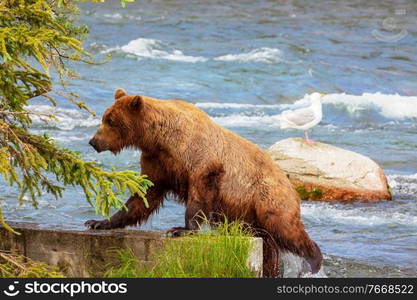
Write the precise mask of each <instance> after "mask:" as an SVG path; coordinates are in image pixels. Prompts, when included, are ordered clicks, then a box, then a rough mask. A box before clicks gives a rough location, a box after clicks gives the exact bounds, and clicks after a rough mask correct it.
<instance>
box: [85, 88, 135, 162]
mask: <svg viewBox="0 0 417 300" xmlns="http://www.w3.org/2000/svg"><path fill="white" fill-rule="evenodd" d="M114 98H115V102H114V104H113V105H112V106H110V107H109V108H107V109H106V111H105V112H104V114H103V117H102V119H101V125H100V128H99V129H98V130H97V132H96V134H95V135H94V137H93V138H92V139H91V140H90V142H89V144H90V145H91V146H92V147H93V148H94V149H95V150H96V151H97V152H102V151H107V150H109V151H111V152H113V154H117V153H118V152H120V151H121V150H122V149H124V148H127V147H133V146H135V140H136V137H135V136H133V135H134V134H136V133H139V132H138V131H140V129H139V128H138V126H137V124H138V120H139V112H140V110H141V108H142V106H143V98H142V96H139V95H128V94H127V93H126V92H125V91H124V90H122V89H118V90H116V92H115V94H114Z"/></svg>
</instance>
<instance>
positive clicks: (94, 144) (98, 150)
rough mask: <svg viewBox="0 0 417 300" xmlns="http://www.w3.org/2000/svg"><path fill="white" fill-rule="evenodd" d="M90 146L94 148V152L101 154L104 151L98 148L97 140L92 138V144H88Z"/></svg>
mask: <svg viewBox="0 0 417 300" xmlns="http://www.w3.org/2000/svg"><path fill="white" fill-rule="evenodd" d="M88 143H89V144H90V145H91V147H93V148H94V150H96V151H97V152H98V153H100V152H101V151H102V150H101V149H100V147H99V146H98V144H97V141H96V139H95V138H92V139H91V140H90V142H88Z"/></svg>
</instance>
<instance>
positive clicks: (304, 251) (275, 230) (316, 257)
mask: <svg viewBox="0 0 417 300" xmlns="http://www.w3.org/2000/svg"><path fill="white" fill-rule="evenodd" d="M257 215H258V218H259V221H260V225H261V227H262V228H264V229H265V230H267V231H268V232H269V233H270V234H271V235H272V236H273V237H274V239H275V241H276V243H277V245H278V247H279V248H280V249H282V250H287V251H289V252H292V253H294V254H297V255H299V256H300V257H302V258H304V259H305V260H306V261H307V262H308V266H306V265H304V266H303V269H304V270H302V272H305V273H306V272H309V271H311V272H312V273H317V272H318V271H319V270H320V268H321V263H322V260H323V255H322V253H321V251H320V248H319V247H318V246H317V244H316V243H315V242H314V241H312V240H311V239H310V237H309V236H308V234H307V233H306V232H305V230H304V225H303V223H302V222H301V220H300V216H299V213H294V214H289V213H287V212H283V213H280V214H279V213H277V212H276V211H275V210H274V211H271V210H265V209H260V210H259V211H257ZM275 263H276V264H278V263H279V262H278V261H277V262H275ZM306 267H309V268H306ZM309 269H310V270H309Z"/></svg>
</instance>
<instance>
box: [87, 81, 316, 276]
mask: <svg viewBox="0 0 417 300" xmlns="http://www.w3.org/2000/svg"><path fill="white" fill-rule="evenodd" d="M90 144H91V146H93V147H94V148H95V149H96V150H97V151H98V152H101V151H106V150H109V151H111V152H113V153H114V154H117V153H118V152H120V151H121V150H122V149H124V148H128V147H135V148H137V149H140V150H141V151H142V154H141V171H142V173H143V174H147V175H148V176H149V179H150V180H151V181H152V182H153V183H154V186H153V187H152V188H150V189H149V191H148V194H147V199H148V202H149V207H148V208H146V207H145V205H144V202H143V201H142V200H141V199H140V198H139V197H137V196H132V197H130V199H129V200H128V201H127V202H126V206H127V208H128V210H127V211H126V210H121V211H119V212H117V213H116V214H114V215H113V216H112V217H111V218H110V219H109V220H103V221H95V220H90V221H87V222H86V226H88V227H89V228H91V229H112V228H123V227H125V226H129V225H137V224H141V223H143V222H145V221H146V220H147V219H148V217H149V216H150V215H151V214H152V213H153V212H155V211H157V210H158V208H159V207H160V206H161V204H162V202H163V200H164V197H165V195H166V194H167V193H172V194H174V195H176V196H177V197H178V198H179V200H180V201H182V202H183V203H184V204H185V206H186V211H185V229H187V230H196V229H197V228H198V224H197V221H196V218H195V216H196V215H197V214H200V213H203V214H204V215H205V216H213V215H216V214H222V215H224V216H226V217H227V218H228V219H229V220H235V219H239V220H243V221H245V222H246V223H248V224H250V225H251V226H253V227H254V228H260V229H261V231H262V230H263V231H264V232H268V236H269V237H270V238H272V239H273V242H274V243H276V245H277V247H278V248H279V249H282V250H284V251H290V252H292V253H295V254H297V255H299V256H301V257H303V258H305V260H306V261H307V262H308V263H309V266H310V267H311V271H312V272H314V273H316V272H317V271H318V270H319V269H320V266H321V262H322V254H321V252H320V249H319V247H318V246H317V245H316V243H315V242H313V241H312V240H311V239H310V237H309V236H308V234H307V233H306V232H305V230H304V225H303V223H302V221H301V219H300V198H299V196H298V193H297V192H296V191H295V190H294V188H293V187H292V185H291V183H290V182H289V180H288V178H287V177H286V175H285V174H284V173H283V172H282V171H281V169H280V168H279V167H278V166H276V165H275V164H274V162H273V161H272V159H271V158H270V157H269V155H268V154H267V153H266V152H265V151H263V150H262V149H260V148H259V147H258V146H256V145H255V144H253V143H251V142H249V141H247V140H245V139H243V138H242V137H240V136H238V135H237V134H235V133H233V132H231V131H229V130H227V129H224V128H222V127H220V126H219V125H217V124H216V123H214V122H213V121H212V120H211V119H210V117H209V116H208V115H207V114H206V113H205V112H203V111H202V110H200V109H198V108H196V107H195V106H194V105H192V104H189V103H186V102H183V101H176V100H157V99H153V98H150V97H145V96H139V95H127V94H126V92H125V91H123V90H122V89H118V90H117V91H116V93H115V103H114V104H113V105H112V106H111V107H109V108H108V109H107V110H106V111H105V113H104V115H103V118H102V124H101V127H100V128H99V129H98V131H97V133H96V134H95V136H94V137H93V138H92V139H91V141H90ZM267 255H269V254H267ZM269 256H270V255H269ZM274 260H275V261H273V262H272V265H274V266H275V268H276V266H277V265H278V261H277V256H275V259H274ZM268 263H269V265H271V262H268V261H266V264H268ZM269 268H270V269H271V266H270V267H269ZM273 274H275V275H276V272H275V273H274V272H272V271H267V274H265V275H273Z"/></svg>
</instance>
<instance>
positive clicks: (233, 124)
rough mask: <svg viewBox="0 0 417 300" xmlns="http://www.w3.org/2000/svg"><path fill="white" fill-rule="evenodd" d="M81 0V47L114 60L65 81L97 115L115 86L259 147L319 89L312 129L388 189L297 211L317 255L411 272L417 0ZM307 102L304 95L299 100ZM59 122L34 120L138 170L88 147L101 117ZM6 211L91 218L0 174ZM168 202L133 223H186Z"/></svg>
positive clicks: (350, 268)
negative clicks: (194, 109)
mask: <svg viewBox="0 0 417 300" xmlns="http://www.w3.org/2000/svg"><path fill="white" fill-rule="evenodd" d="M109 2H113V3H107V4H83V5H82V9H81V20H80V21H81V22H82V23H86V24H88V25H89V26H90V31H91V32H90V36H89V38H88V40H87V41H86V46H87V50H88V51H90V52H91V53H92V54H94V55H95V56H96V58H97V59H103V58H104V57H105V56H106V55H107V54H112V57H113V58H112V60H111V61H110V62H109V63H108V64H105V65H101V66H86V65H76V66H74V69H75V70H76V71H77V72H78V73H79V74H80V79H78V80H74V81H72V82H71V85H70V87H69V88H70V89H71V90H73V91H76V92H77V93H79V94H80V95H81V96H82V98H83V99H84V100H85V101H86V102H87V103H88V105H89V106H90V107H91V108H92V109H94V110H95V111H97V112H98V115H99V116H100V115H101V114H102V112H103V111H104V109H105V108H106V107H108V106H109V105H111V104H112V102H113V93H114V90H115V89H116V88H119V87H122V88H125V89H126V90H127V91H128V92H129V93H140V94H144V95H149V96H153V97H159V98H163V99H168V98H176V99H184V100H186V101H189V102H192V103H195V104H196V105H197V106H198V107H200V108H201V109H203V110H204V111H206V112H207V113H208V114H209V115H210V116H211V117H212V118H213V119H214V120H215V121H216V122H217V123H218V124H220V125H222V126H224V127H226V128H229V129H231V130H233V131H234V132H236V133H238V134H239V135H241V136H243V137H245V138H247V139H249V140H251V141H253V142H254V143H256V144H258V145H259V146H260V147H262V148H264V149H267V148H268V147H269V146H271V145H272V144H273V143H275V142H276V141H278V140H281V139H283V138H287V137H293V136H301V135H302V133H301V132H298V131H291V130H285V131H283V130H281V129H280V128H279V126H278V124H277V123H276V121H275V119H274V116H276V115H277V114H279V113H280V112H282V111H283V110H285V109H288V108H294V107H299V106H302V105H303V104H304V103H305V99H306V97H305V95H308V94H310V93H312V92H313V91H319V92H323V93H326V94H327V96H325V97H324V99H323V103H324V107H323V108H324V118H323V121H322V122H321V123H320V125H319V126H317V127H316V128H315V129H314V131H313V138H315V139H317V140H320V141H323V142H326V143H330V144H333V145H336V146H339V147H342V148H345V149H349V150H353V151H357V152H359V153H362V154H365V155H368V156H370V157H371V158H373V159H374V160H376V161H377V162H378V163H379V164H380V165H381V166H382V168H384V170H385V172H386V174H387V176H388V179H389V183H390V186H391V188H392V189H393V192H394V200H393V201H389V202H380V203H376V204H374V203H372V204H370V203H356V204H342V203H310V202H304V203H302V218H303V220H304V222H305V225H306V228H307V231H308V232H309V234H310V235H311V237H312V238H313V239H314V240H315V241H316V242H317V243H318V244H319V245H320V247H321V249H322V251H323V252H324V253H325V254H326V262H325V265H326V267H325V270H326V273H327V275H328V276H351V277H352V276H376V277H384V276H417V154H416V151H417V31H416V29H417V27H416V20H417V15H416V14H417V3H416V2H415V1H413V0H410V1H387V0H372V1H358V0H353V1H352V0H351V1H330V0H317V1H307V0H305V1H302V0H298V1H297V0H284V1H214V0H211V1H202V0H200V1H190V0H172V1H168V0H166V1H146V0H140V1H136V3H135V4H128V5H127V8H126V9H122V8H121V7H120V4H119V3H118V1H109ZM303 99H304V100H303ZM31 107H32V109H33V110H36V111H42V112H54V113H55V114H57V115H58V117H59V119H60V120H59V122H54V123H51V124H49V125H45V124H43V123H42V122H35V124H34V126H33V131H34V132H36V133H45V132H46V133H48V134H49V135H50V136H52V137H54V138H55V139H56V140H57V141H58V142H59V143H60V144H62V145H64V146H66V147H68V148H70V149H73V150H77V151H81V152H82V153H83V155H84V157H85V158H86V159H92V160H98V161H99V162H100V164H101V165H102V166H104V167H111V166H116V167H117V168H119V169H126V168H130V169H134V170H138V158H139V157H138V155H139V153H138V152H135V151H124V152H123V153H121V154H120V155H118V156H117V157H114V156H113V155H112V154H110V153H101V154H97V153H95V152H94V150H93V149H92V148H91V147H90V146H89V145H88V140H89V138H90V137H91V136H92V135H93V134H94V132H95V130H96V129H97V126H98V124H99V123H100V121H99V118H98V117H92V116H88V115H87V114H84V113H82V112H80V111H79V110H77V109H76V108H74V107H73V106H71V105H70V104H67V103H65V102H64V103H63V105H62V106H60V108H51V107H50V106H47V103H43V102H41V101H39V100H36V101H33V103H32V106H31ZM0 184H1V185H0V189H1V190H2V193H1V195H0V200H3V201H4V202H3V206H4V209H5V214H6V217H7V219H9V220H18V221H33V222H39V223H42V224H57V225H58V224H59V225H65V226H71V227H74V228H83V227H82V224H83V222H84V221H85V220H87V219H90V218H97V217H96V216H95V215H94V209H93V208H91V207H90V206H89V205H88V204H87V202H86V201H85V199H84V196H83V193H82V192H81V190H80V189H77V188H69V189H68V190H67V192H66V193H65V197H64V199H61V200H58V201H56V200H54V199H53V198H52V197H50V196H48V195H45V196H44V197H42V199H41V202H40V206H39V209H37V210H35V209H33V208H32V207H31V205H30V202H29V201H28V202H25V203H24V204H23V205H22V206H21V207H17V206H16V201H14V199H15V198H16V197H17V196H18V191H17V190H16V189H14V188H10V187H8V186H7V185H5V184H4V183H0ZM183 214H184V208H183V207H182V206H180V205H178V204H176V203H175V202H173V201H172V200H168V201H166V203H165V207H164V208H163V209H162V210H161V211H160V212H159V213H158V214H157V215H155V216H154V217H153V218H152V220H151V221H149V222H148V223H147V224H146V225H144V226H142V228H145V229H152V230H165V229H168V228H170V227H172V226H179V225H181V224H182V223H183Z"/></svg>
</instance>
